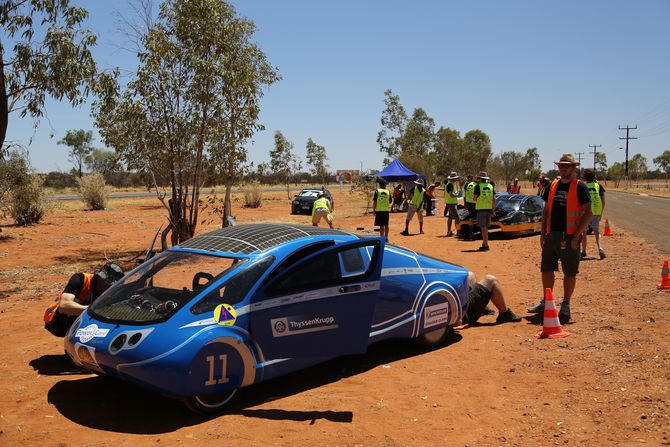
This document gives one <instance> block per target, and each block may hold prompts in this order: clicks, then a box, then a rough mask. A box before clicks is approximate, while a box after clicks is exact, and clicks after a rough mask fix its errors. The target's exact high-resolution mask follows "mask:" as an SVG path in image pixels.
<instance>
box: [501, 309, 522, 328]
mask: <svg viewBox="0 0 670 447" xmlns="http://www.w3.org/2000/svg"><path fill="white" fill-rule="evenodd" d="M519 321H521V317H520V316H518V315H517V314H515V313H514V312H513V311H512V309H510V308H509V307H508V308H507V310H506V311H505V312H501V313H499V314H498V318H496V323H498V324H500V323H518V322H519Z"/></svg>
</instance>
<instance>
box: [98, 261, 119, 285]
mask: <svg viewBox="0 0 670 447" xmlns="http://www.w3.org/2000/svg"><path fill="white" fill-rule="evenodd" d="M94 274H95V275H96V276H97V277H99V278H100V279H102V280H103V281H105V282H106V283H107V284H110V285H111V284H114V283H115V282H116V281H118V280H119V279H121V278H123V275H124V273H123V269H122V268H121V267H119V266H118V265H116V264H114V263H113V262H108V263H107V264H105V265H103V266H102V268H101V269H100V270H96V271H95V273H94Z"/></svg>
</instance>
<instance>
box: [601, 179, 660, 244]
mask: <svg viewBox="0 0 670 447" xmlns="http://www.w3.org/2000/svg"><path fill="white" fill-rule="evenodd" d="M605 217H606V218H608V219H609V221H610V224H612V225H613V226H614V227H621V228H624V229H625V230H628V231H630V232H633V233H635V234H636V235H638V236H640V237H642V238H644V239H646V240H648V241H649V242H653V243H654V244H656V246H657V247H658V248H660V249H661V251H662V252H664V254H665V255H666V256H667V255H670V199H663V198H659V197H650V196H641V195H637V194H628V193H622V192H614V191H609V190H608V191H607V192H606V201H605ZM604 225H605V224H604V223H602V222H601V224H600V231H602V230H603V228H604Z"/></svg>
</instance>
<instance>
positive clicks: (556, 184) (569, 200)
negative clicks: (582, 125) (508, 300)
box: [528, 154, 591, 323]
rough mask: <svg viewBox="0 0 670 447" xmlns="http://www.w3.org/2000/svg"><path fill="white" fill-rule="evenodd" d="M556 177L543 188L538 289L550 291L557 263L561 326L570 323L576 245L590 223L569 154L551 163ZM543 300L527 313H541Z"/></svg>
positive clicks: (582, 186)
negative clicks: (560, 291)
mask: <svg viewBox="0 0 670 447" xmlns="http://www.w3.org/2000/svg"><path fill="white" fill-rule="evenodd" d="M555 163H556V164H557V165H558V172H559V174H560V178H557V179H556V180H554V181H553V182H552V183H551V185H549V187H547V188H545V189H544V192H543V193H542V199H544V201H545V202H546V204H545V206H544V211H543V212H542V232H541V233H540V246H541V247H542V261H541V263H540V270H541V271H542V290H543V291H544V290H546V289H547V288H549V289H552V290H553V288H554V281H555V273H554V272H556V271H558V261H559V260H560V261H561V268H562V269H563V302H562V303H561V310H560V311H559V313H558V316H559V318H560V320H561V322H562V323H567V322H568V321H570V317H571V315H570V299H571V298H572V294H573V292H574V291H575V285H576V283H577V273H579V243H580V240H581V238H582V237H583V235H584V232H585V231H586V227H587V226H588V224H589V222H590V221H591V196H590V194H589V190H588V188H587V187H586V185H585V184H584V182H581V181H579V180H578V179H577V178H575V175H574V174H575V169H576V167H577V166H579V163H577V162H576V161H575V157H574V156H573V155H572V154H563V156H562V157H561V159H560V160H559V161H557V162H555ZM543 310H544V298H543V299H542V300H541V301H540V302H539V303H537V304H536V305H535V306H532V307H529V308H528V312H542V311H543Z"/></svg>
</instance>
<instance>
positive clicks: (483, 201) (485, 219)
mask: <svg viewBox="0 0 670 447" xmlns="http://www.w3.org/2000/svg"><path fill="white" fill-rule="evenodd" d="M477 180H478V181H479V183H478V184H477V186H475V190H474V192H473V193H472V195H473V197H474V198H475V201H476V202H477V203H476V205H475V208H476V209H477V226H478V227H479V229H480V230H481V232H482V246H481V247H479V251H489V225H491V217H492V216H493V210H495V209H496V192H495V190H494V189H493V185H492V184H491V183H489V176H488V174H487V173H486V172H484V171H482V172H480V173H479V174H478V175H477Z"/></svg>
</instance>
